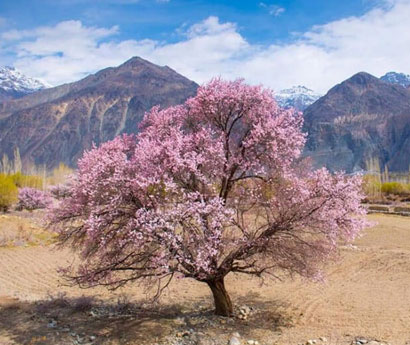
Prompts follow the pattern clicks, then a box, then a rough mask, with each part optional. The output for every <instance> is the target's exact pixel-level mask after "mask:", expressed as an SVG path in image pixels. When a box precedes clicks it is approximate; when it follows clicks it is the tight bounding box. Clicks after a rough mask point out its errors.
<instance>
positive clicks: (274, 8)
mask: <svg viewBox="0 0 410 345" xmlns="http://www.w3.org/2000/svg"><path fill="white" fill-rule="evenodd" d="M259 6H260V7H262V8H265V9H266V10H267V11H268V13H269V14H270V15H271V16H274V17H277V16H280V15H281V14H282V13H283V12H285V9H284V8H283V7H281V6H278V5H269V4H267V3H265V2H260V3H259Z"/></svg>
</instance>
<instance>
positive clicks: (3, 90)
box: [0, 66, 51, 102]
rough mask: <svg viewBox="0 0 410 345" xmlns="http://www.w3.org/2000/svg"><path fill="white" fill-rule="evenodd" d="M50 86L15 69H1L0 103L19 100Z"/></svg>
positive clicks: (6, 67) (7, 67) (8, 67)
mask: <svg viewBox="0 0 410 345" xmlns="http://www.w3.org/2000/svg"><path fill="white" fill-rule="evenodd" d="M50 86H51V85H49V84H47V83H45V82H42V81H40V80H38V79H35V78H31V77H28V76H26V75H24V74H23V73H22V72H20V71H19V70H17V69H16V68H14V67H10V66H5V67H0V102H4V101H8V100H11V99H17V98H20V97H23V96H25V95H28V94H31V93H33V92H36V91H39V90H43V89H46V88H49V87H50Z"/></svg>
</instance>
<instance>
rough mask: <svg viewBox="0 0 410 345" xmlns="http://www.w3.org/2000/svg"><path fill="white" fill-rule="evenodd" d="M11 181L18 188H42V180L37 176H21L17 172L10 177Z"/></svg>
mask: <svg viewBox="0 0 410 345" xmlns="http://www.w3.org/2000/svg"><path fill="white" fill-rule="evenodd" d="M10 177H11V178H12V179H13V182H14V184H15V185H16V186H17V187H18V188H24V187H30V188H36V189H41V188H43V179H42V177H40V176H37V175H23V174H22V173H21V172H17V173H15V174H13V175H10Z"/></svg>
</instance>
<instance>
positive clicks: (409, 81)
mask: <svg viewBox="0 0 410 345" xmlns="http://www.w3.org/2000/svg"><path fill="white" fill-rule="evenodd" d="M380 79H381V80H383V81H385V82H388V83H391V84H398V85H401V86H403V87H409V86H410V75H409V74H404V73H397V72H388V73H386V74H385V75H384V76H382V77H380Z"/></svg>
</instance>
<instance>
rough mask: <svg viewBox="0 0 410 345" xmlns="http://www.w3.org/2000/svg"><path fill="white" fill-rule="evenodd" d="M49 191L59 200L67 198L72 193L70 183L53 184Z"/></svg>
mask: <svg viewBox="0 0 410 345" xmlns="http://www.w3.org/2000/svg"><path fill="white" fill-rule="evenodd" d="M48 191H49V192H50V194H51V195H52V196H53V197H54V198H56V199H57V200H61V199H64V198H67V197H69V196H70V195H71V191H70V185H69V184H57V185H55V186H51V187H50V188H49V189H48Z"/></svg>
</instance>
